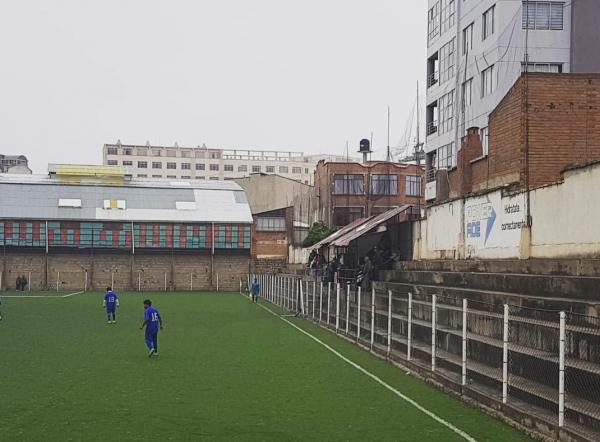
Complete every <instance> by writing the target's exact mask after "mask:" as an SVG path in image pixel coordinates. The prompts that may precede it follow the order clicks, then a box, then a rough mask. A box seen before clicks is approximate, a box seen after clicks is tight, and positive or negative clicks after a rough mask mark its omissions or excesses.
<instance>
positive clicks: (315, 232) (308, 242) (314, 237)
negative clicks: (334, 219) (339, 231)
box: [302, 222, 336, 247]
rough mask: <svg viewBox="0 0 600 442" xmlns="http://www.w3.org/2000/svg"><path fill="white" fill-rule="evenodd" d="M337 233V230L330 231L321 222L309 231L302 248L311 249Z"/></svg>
mask: <svg viewBox="0 0 600 442" xmlns="http://www.w3.org/2000/svg"><path fill="white" fill-rule="evenodd" d="M335 231H336V229H330V228H329V227H327V226H326V225H325V224H323V223H321V222H316V223H314V224H313V225H312V227H311V228H310V230H309V231H308V235H307V236H306V238H304V241H302V247H310V246H312V245H314V244H316V243H318V242H319V241H321V240H323V239H325V238H327V237H328V236H329V235H331V234H332V233H333V232H335Z"/></svg>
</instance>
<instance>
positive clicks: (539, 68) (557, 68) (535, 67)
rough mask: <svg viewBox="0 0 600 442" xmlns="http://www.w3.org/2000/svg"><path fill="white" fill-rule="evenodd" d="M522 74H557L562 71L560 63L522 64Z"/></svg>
mask: <svg viewBox="0 0 600 442" xmlns="http://www.w3.org/2000/svg"><path fill="white" fill-rule="evenodd" d="M521 69H522V71H523V72H525V71H527V72H550V73H554V74H559V73H561V72H562V71H563V65H562V63H527V64H525V63H522V66H521Z"/></svg>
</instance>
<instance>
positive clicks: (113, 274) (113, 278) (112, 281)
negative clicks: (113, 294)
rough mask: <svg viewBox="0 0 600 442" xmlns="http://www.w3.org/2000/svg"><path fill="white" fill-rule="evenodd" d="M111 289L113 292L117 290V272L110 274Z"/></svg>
mask: <svg viewBox="0 0 600 442" xmlns="http://www.w3.org/2000/svg"><path fill="white" fill-rule="evenodd" d="M58 274H59V275H60V272H58ZM110 288H111V289H113V290H114V289H115V272H114V271H112V272H111V273H110ZM56 291H58V289H56Z"/></svg>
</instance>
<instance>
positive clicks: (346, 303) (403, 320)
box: [260, 275, 600, 439]
mask: <svg viewBox="0 0 600 442" xmlns="http://www.w3.org/2000/svg"><path fill="white" fill-rule="evenodd" d="M260 281H261V283H262V284H263V286H264V287H266V290H265V291H263V293H265V295H264V296H265V297H266V299H267V300H268V301H270V302H272V303H274V304H277V305H279V306H281V307H284V308H286V309H288V310H291V311H293V312H294V313H298V314H303V315H304V317H307V318H310V319H313V320H314V321H315V322H317V323H320V324H321V325H323V326H326V327H329V328H330V329H332V330H335V331H336V332H337V333H339V334H342V335H346V336H347V337H348V338H351V339H353V340H356V342H357V343H359V344H361V345H363V346H365V347H368V348H370V349H372V350H374V351H377V352H379V353H383V354H386V355H388V356H389V357H393V358H395V359H400V360H404V361H410V362H411V363H414V364H417V365H419V366H421V367H422V368H425V369H429V370H430V371H432V372H437V373H438V374H439V375H442V376H445V377H446V378H448V379H450V380H453V381H454V382H455V383H457V384H459V385H462V386H463V387H464V388H463V393H464V394H468V393H469V391H470V390H473V391H477V392H478V394H485V395H486V396H487V397H490V398H493V399H496V400H497V401H499V402H500V401H501V402H502V403H505V404H508V403H510V404H512V405H514V406H519V405H523V404H527V406H528V407H531V406H533V407H535V409H537V410H538V411H539V413H540V415H542V416H544V415H545V416H546V417H548V416H551V417H552V416H554V417H553V418H552V419H556V421H555V422H556V424H558V426H559V427H563V426H567V427H574V428H576V429H577V430H578V431H580V432H590V434H592V436H591V438H592V439H594V438H596V437H598V435H599V434H600V400H599V398H600V318H599V317H597V316H582V315H577V314H574V313H566V312H558V311H550V310H542V309H534V308H527V307H525V306H512V305H505V304H501V303H488V302H482V301H478V300H474V299H463V298H459V297H451V296H446V295H442V294H429V293H406V292H401V291H399V290H395V291H392V290H386V289H382V288H381V287H376V288H374V289H372V290H368V291H363V290H360V291H359V289H358V288H355V287H352V286H350V285H348V284H333V283H320V282H315V281H314V280H306V279H305V280H302V279H301V278H300V277H298V276H295V275H260ZM300 287H302V289H301V288H300Z"/></svg>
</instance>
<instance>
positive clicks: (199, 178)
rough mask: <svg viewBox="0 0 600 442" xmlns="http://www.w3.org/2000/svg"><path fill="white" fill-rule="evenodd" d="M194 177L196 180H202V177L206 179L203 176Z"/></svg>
mask: <svg viewBox="0 0 600 442" xmlns="http://www.w3.org/2000/svg"><path fill="white" fill-rule="evenodd" d="M196 179H197V180H204V179H206V177H203V176H197V177H196Z"/></svg>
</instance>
